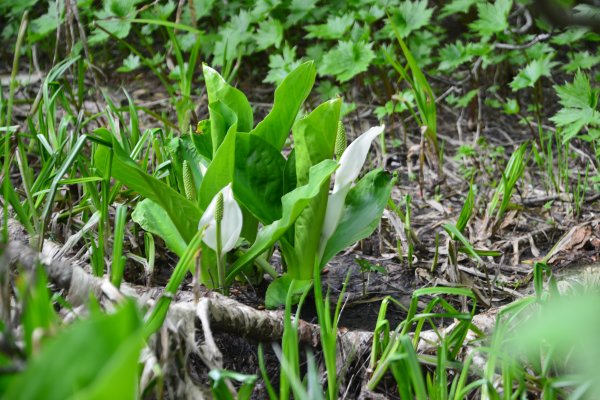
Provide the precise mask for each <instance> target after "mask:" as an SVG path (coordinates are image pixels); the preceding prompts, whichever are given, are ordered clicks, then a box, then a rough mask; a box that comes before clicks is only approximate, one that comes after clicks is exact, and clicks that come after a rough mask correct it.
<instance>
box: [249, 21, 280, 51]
mask: <svg viewBox="0 0 600 400" xmlns="http://www.w3.org/2000/svg"><path fill="white" fill-rule="evenodd" d="M254 40H255V41H256V49H257V50H264V49H266V48H269V47H271V46H274V47H275V48H279V45H281V41H282V40H283V25H281V22H279V20H277V19H271V18H269V19H266V20H264V21H263V22H261V23H260V25H259V26H258V28H257V29H256V33H255V34H254Z"/></svg>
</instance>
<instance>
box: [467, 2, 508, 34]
mask: <svg viewBox="0 0 600 400" xmlns="http://www.w3.org/2000/svg"><path fill="white" fill-rule="evenodd" d="M511 8H512V0H496V1H495V2H494V4H490V3H488V2H487V1H486V2H478V3H477V15H478V17H479V18H478V19H477V21H475V22H473V23H471V24H469V28H471V30H472V31H475V32H477V33H478V34H479V35H480V36H483V37H489V36H492V35H494V34H496V33H500V32H504V30H506V29H507V28H508V14H509V13H510V9H511Z"/></svg>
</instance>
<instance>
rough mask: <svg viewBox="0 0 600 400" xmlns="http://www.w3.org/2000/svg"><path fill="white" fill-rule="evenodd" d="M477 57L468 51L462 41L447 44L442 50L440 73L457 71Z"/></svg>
mask: <svg viewBox="0 0 600 400" xmlns="http://www.w3.org/2000/svg"><path fill="white" fill-rule="evenodd" d="M474 56H475V55H474V54H472V53H471V52H469V51H468V48H467V46H465V45H464V44H463V43H462V42H461V41H460V40H459V41H457V42H456V43H451V44H447V45H446V46H444V47H442V49H440V60H441V62H440V64H439V66H438V68H439V69H440V71H450V70H455V69H456V68H457V67H459V66H460V65H462V64H464V63H466V62H469V61H471V60H472V59H473V57H474Z"/></svg>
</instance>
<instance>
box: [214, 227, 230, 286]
mask: <svg viewBox="0 0 600 400" xmlns="http://www.w3.org/2000/svg"><path fill="white" fill-rule="evenodd" d="M222 253H223V243H222V239H221V221H220V220H219V219H217V270H218V272H219V289H220V290H221V293H222V294H223V295H225V296H227V295H228V294H229V293H228V290H227V287H226V284H225V260H224V257H223V254H222Z"/></svg>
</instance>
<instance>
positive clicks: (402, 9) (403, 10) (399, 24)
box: [391, 0, 433, 38]
mask: <svg viewBox="0 0 600 400" xmlns="http://www.w3.org/2000/svg"><path fill="white" fill-rule="evenodd" d="M432 14H433V8H427V0H416V1H402V2H401V3H400V5H399V6H398V7H397V8H396V11H395V12H394V13H393V14H392V16H391V18H392V20H393V23H394V25H395V26H396V28H397V29H398V32H399V33H400V36H401V37H402V38H405V37H407V36H408V35H410V34H411V32H414V31H416V30H418V29H421V28H423V27H424V26H425V25H427V24H429V21H430V20H431V15H432Z"/></svg>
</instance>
